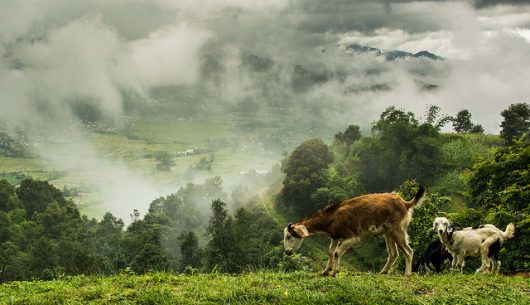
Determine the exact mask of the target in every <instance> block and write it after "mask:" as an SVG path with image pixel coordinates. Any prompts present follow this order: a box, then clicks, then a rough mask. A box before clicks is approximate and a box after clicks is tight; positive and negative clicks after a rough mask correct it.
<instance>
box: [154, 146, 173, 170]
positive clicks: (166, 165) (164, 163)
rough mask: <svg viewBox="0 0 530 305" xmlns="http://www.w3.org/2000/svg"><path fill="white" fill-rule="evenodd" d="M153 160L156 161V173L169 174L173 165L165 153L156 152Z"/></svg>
mask: <svg viewBox="0 0 530 305" xmlns="http://www.w3.org/2000/svg"><path fill="white" fill-rule="evenodd" d="M155 159H156V161H158V163H157V164H156V170H157V171H161V172H169V171H171V166H173V165H175V162H174V161H173V158H172V157H171V155H170V154H169V153H168V152H166V151H162V152H158V153H157V154H156V156H155Z"/></svg>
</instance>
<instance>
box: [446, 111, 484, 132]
mask: <svg viewBox="0 0 530 305" xmlns="http://www.w3.org/2000/svg"><path fill="white" fill-rule="evenodd" d="M453 127H454V129H455V131H456V132H462V133H483V132H484V128H482V126H481V125H478V124H477V125H475V124H473V122H471V113H470V112H469V111H468V110H467V109H464V110H460V111H459V112H458V114H457V115H456V118H453Z"/></svg>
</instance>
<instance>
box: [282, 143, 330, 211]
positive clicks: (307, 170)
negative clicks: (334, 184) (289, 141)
mask: <svg viewBox="0 0 530 305" xmlns="http://www.w3.org/2000/svg"><path fill="white" fill-rule="evenodd" d="M332 161H333V154H332V153H331V151H330V150H329V148H328V146H327V145H326V144H325V143H324V142H323V141H322V140H320V139H313V140H308V141H306V142H304V143H302V144H301V145H299V146H298V147H297V148H295V150H294V151H293V152H292V153H291V155H290V157H289V159H288V160H287V162H286V163H285V166H284V167H283V171H284V172H285V174H286V176H285V179H284V181H283V189H282V192H281V197H282V199H283V200H285V202H286V203H288V204H289V205H290V206H291V207H292V208H293V210H294V211H295V212H296V213H298V214H305V213H307V212H311V211H313V210H314V209H315V208H317V207H319V206H320V205H322V203H314V202H312V201H311V194H313V193H314V192H315V191H316V190H317V189H318V188H320V187H323V186H325V184H326V180H327V179H326V170H327V168H328V166H329V164H330V163H331V162H332ZM324 204H325V203H324Z"/></svg>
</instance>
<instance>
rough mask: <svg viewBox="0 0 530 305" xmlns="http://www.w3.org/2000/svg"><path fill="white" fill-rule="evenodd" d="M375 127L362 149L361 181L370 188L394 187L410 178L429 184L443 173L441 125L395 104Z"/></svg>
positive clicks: (377, 190) (385, 189)
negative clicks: (424, 120) (419, 117)
mask: <svg viewBox="0 0 530 305" xmlns="http://www.w3.org/2000/svg"><path fill="white" fill-rule="evenodd" d="M372 131H373V137H370V138H367V139H366V140H365V142H364V143H363V145H362V146H361V148H360V150H359V159H360V160H359V181H360V182H361V184H362V185H363V186H364V188H365V189H366V190H367V191H369V192H381V191H390V190H393V189H395V188H396V187H398V186H399V185H401V184H402V183H403V182H404V181H406V180H410V179H416V180H417V181H420V182H421V183H422V184H428V183H431V182H433V181H434V180H435V179H436V178H437V177H438V175H439V174H440V173H442V171H443V169H444V167H443V162H442V152H441V147H440V146H441V143H440V142H441V141H440V134H439V132H438V128H437V127H435V126H433V125H431V124H429V123H424V124H420V123H419V122H418V121H417V120H416V118H415V117H414V114H413V113H411V112H405V111H403V110H400V109H396V108H395V107H393V106H392V107H389V108H387V109H386V110H385V111H384V112H383V113H382V114H381V117H380V119H379V120H378V121H377V122H376V123H375V125H374V127H373V128H372Z"/></svg>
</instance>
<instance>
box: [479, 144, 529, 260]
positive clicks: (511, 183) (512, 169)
mask: <svg viewBox="0 0 530 305" xmlns="http://www.w3.org/2000/svg"><path fill="white" fill-rule="evenodd" d="M528 164H530V143H528V142H525V141H522V140H515V142H514V145H512V146H507V147H503V148H500V149H499V150H497V152H495V154H494V156H492V157H491V158H488V159H485V160H482V161H480V162H478V163H476V164H475V165H474V167H473V172H472V175H471V179H470V180H469V185H470V188H471V196H472V199H473V206H474V207H475V208H476V209H477V215H478V216H479V218H480V220H481V222H482V223H493V224H495V225H496V226H498V227H499V228H502V229H503V230H504V228H505V227H506V225H507V224H508V223H510V222H513V223H514V224H515V231H516V233H515V236H514V238H513V239H510V240H509V241H507V242H506V243H505V244H504V245H503V248H505V251H501V256H504V258H502V257H501V260H502V261H503V262H505V263H504V266H506V267H507V268H508V269H511V270H517V269H528V268H530V255H529V254H528V249H529V248H530V184H529V183H528V181H530V169H529V168H528Z"/></svg>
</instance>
